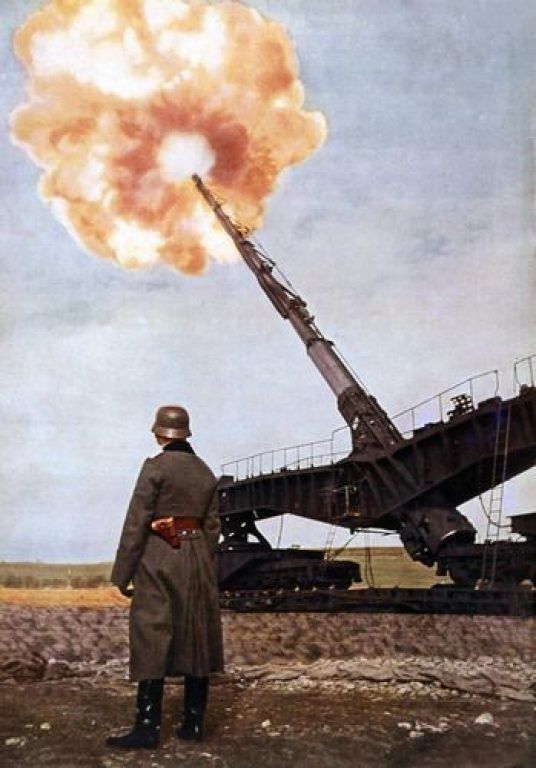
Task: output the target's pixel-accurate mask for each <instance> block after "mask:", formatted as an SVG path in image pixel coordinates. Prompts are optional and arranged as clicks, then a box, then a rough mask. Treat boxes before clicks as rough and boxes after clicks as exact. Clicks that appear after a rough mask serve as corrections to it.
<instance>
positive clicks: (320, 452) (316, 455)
mask: <svg viewBox="0 0 536 768" xmlns="http://www.w3.org/2000/svg"><path fill="white" fill-rule="evenodd" d="M342 431H347V432H348V434H349V433H350V428H349V427H348V426H346V425H345V426H343V427H338V428H337V429H334V430H333V432H332V433H331V437H329V438H324V439H323V440H313V441H309V442H306V443H298V444H297V445H285V446H282V447H280V448H272V449H269V450H267V451H261V452H259V453H253V454H251V455H250V456H244V457H242V458H240V459H235V460H234V461H227V462H225V464H222V465H221V471H222V473H223V474H228V473H229V472H228V470H229V468H232V469H233V470H234V477H235V479H236V480H239V479H245V478H247V477H255V476H257V475H264V474H272V473H274V472H277V471H281V470H284V469H290V470H293V469H307V468H310V467H318V466H324V465H325V466H328V465H329V464H333V463H334V462H335V461H338V460H339V459H340V458H342V457H344V456H347V455H348V453H349V452H350V449H351V448H350V446H351V439H350V440H349V447H348V449H347V450H335V439H336V435H337V434H338V433H339V432H342Z"/></svg>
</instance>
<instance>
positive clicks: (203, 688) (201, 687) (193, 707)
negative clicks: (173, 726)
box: [177, 675, 208, 741]
mask: <svg viewBox="0 0 536 768" xmlns="http://www.w3.org/2000/svg"><path fill="white" fill-rule="evenodd" d="M207 699H208V677H194V676H193V675H186V676H185V678H184V715H183V719H182V724H181V726H180V728H179V729H178V730H177V736H178V737H179V739H184V740H185V741H202V739H203V729H204V722H205V709H206V708H207Z"/></svg>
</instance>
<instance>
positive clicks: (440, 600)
mask: <svg viewBox="0 0 536 768" xmlns="http://www.w3.org/2000/svg"><path fill="white" fill-rule="evenodd" d="M220 605H221V607H222V608H223V609H225V610H231V611H237V612H244V613H255V612H256V613H269V612H274V613H275V612H296V613H419V614H464V615H471V616H478V615H481V616H520V617H530V616H535V615H536V590H531V589H523V588H509V589H504V588H503V589H485V590H484V589H483V590H473V589H465V588H462V587H451V586H443V585H438V586H436V587H432V588H431V589H400V588H381V589H355V590H337V589H317V590H309V591H294V590H278V591H262V592H260V591H255V592H254V591H248V592H234V593H222V594H221V596H220Z"/></svg>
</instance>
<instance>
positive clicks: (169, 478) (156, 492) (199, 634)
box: [111, 441, 223, 681]
mask: <svg viewBox="0 0 536 768" xmlns="http://www.w3.org/2000/svg"><path fill="white" fill-rule="evenodd" d="M215 489H216V478H215V477H214V475H213V473H212V472H211V470H210V469H209V468H208V467H207V465H206V464H205V463H204V462H203V461H202V460H201V459H200V458H198V457H197V456H196V455H195V454H194V453H193V450H192V449H191V448H190V446H189V444H188V443H186V442H185V441H177V442H173V443H170V444H168V445H167V446H166V447H165V449H164V450H163V452H162V453H160V454H159V455H158V456H155V457H154V458H152V459H147V460H146V461H145V463H144V464H143V466H142V469H141V472H140V475H139V477H138V480H137V482H136V487H135V488H134V493H133V495H132V499H131V501H130V505H129V507H128V511H127V515H126V519H125V523H124V526H123V532H122V534H121V539H120V541H119V547H118V549H117V554H116V558H115V563H114V566H113V569H112V577H111V579H112V583H113V584H115V585H116V586H118V587H119V588H125V587H127V586H128V584H129V583H130V582H131V581H132V583H133V585H134V595H133V597H132V603H131V606H130V621H129V637H130V679H131V680H132V681H139V680H150V679H157V678H163V677H165V676H178V675H197V676H200V677H202V676H205V675H208V674H209V673H210V672H218V671H221V670H223V641H222V628H221V617H220V608H219V601H218V585H217V581H216V573H215V567H214V563H213V561H212V552H213V550H214V549H215V547H216V545H217V543H218V537H219V533H220V521H219V517H218V514H217V498H216V494H215ZM170 515H171V516H173V517H180V516H183V517H198V518H199V519H200V520H201V521H202V529H200V530H198V531H195V532H193V533H192V534H191V538H188V540H183V541H182V542H181V547H180V549H173V548H172V547H171V546H170V544H168V543H167V542H166V541H164V540H163V539H161V538H160V537H159V536H157V535H155V534H154V533H151V531H150V522H151V520H153V519H156V518H160V517H168V516H170Z"/></svg>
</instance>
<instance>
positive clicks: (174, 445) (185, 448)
mask: <svg viewBox="0 0 536 768" xmlns="http://www.w3.org/2000/svg"><path fill="white" fill-rule="evenodd" d="M162 450H163V451H166V452H167V451H180V452H181V453H193V454H194V455H195V451H194V449H193V448H192V446H191V445H190V443H189V442H188V441H187V440H172V441H171V442H170V443H168V444H167V445H164V447H163V448H162Z"/></svg>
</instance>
